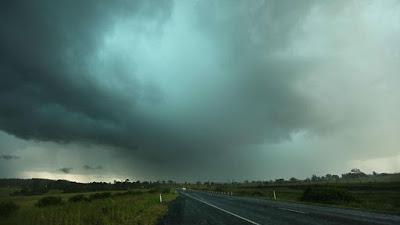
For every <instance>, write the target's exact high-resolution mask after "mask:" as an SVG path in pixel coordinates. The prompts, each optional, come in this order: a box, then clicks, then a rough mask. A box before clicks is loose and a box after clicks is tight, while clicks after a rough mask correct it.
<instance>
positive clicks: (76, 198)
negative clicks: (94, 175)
mask: <svg viewBox="0 0 400 225" xmlns="http://www.w3.org/2000/svg"><path fill="white" fill-rule="evenodd" d="M68 201H69V202H82V201H89V198H88V197H86V196H85V195H74V196H71V197H70V198H69V199H68Z"/></svg>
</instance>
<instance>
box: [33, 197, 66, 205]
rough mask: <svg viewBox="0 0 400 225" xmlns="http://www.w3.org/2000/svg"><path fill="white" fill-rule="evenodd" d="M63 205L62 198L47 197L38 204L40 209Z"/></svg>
mask: <svg viewBox="0 0 400 225" xmlns="http://www.w3.org/2000/svg"><path fill="white" fill-rule="evenodd" d="M62 203H63V201H62V199H61V198H60V197H56V196H47V197H43V198H41V199H39V201H38V202H37V203H36V206H38V207H45V206H52V205H61V204H62Z"/></svg>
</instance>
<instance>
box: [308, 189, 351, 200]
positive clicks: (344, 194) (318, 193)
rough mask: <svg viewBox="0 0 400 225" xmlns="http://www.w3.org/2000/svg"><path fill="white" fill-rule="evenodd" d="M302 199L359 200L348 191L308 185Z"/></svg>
mask: <svg viewBox="0 0 400 225" xmlns="http://www.w3.org/2000/svg"><path fill="white" fill-rule="evenodd" d="M301 201H306V202H321V203H347V202H357V201H358V200H357V199H356V198H355V197H354V196H353V195H352V194H351V193H350V192H348V191H346V190H343V189H338V188H331V187H308V188H307V189H306V190H305V191H304V193H303V195H302V196H301Z"/></svg>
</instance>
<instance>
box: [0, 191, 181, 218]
mask: <svg viewBox="0 0 400 225" xmlns="http://www.w3.org/2000/svg"><path fill="white" fill-rule="evenodd" d="M1 192H3V193H4V192H5V190H2V191H1ZM117 193H118V194H117ZM81 194H84V195H85V196H86V197H89V196H90V195H92V194H93V193H81ZM75 195H77V194H76V193H73V194H46V195H40V196H7V195H4V194H2V195H0V202H2V201H12V202H14V203H16V204H17V205H18V206H19V209H18V211H17V212H16V213H14V214H13V215H11V216H10V217H7V218H0V225H103V224H104V225H125V224H126V225H128V224H129V225H134V224H145V225H147V224H148V225H151V224H155V223H156V221H157V220H158V219H159V218H160V217H162V216H163V215H164V214H165V213H166V211H167V205H166V203H168V202H170V201H171V200H173V199H174V198H175V197H176V194H172V193H164V194H163V200H164V204H160V202H159V193H148V192H133V193H123V192H121V191H120V192H112V196H111V197H106V198H101V199H93V200H91V201H79V202H71V201H68V199H69V198H70V197H72V196H75ZM46 196H47V197H48V196H54V197H61V198H62V200H63V202H62V204H60V205H54V206H46V207H37V206H35V204H36V203H37V202H38V201H39V199H41V198H43V197H46Z"/></svg>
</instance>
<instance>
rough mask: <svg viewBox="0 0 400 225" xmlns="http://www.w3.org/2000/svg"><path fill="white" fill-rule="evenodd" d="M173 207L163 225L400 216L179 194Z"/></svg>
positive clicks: (371, 223) (345, 222)
mask: <svg viewBox="0 0 400 225" xmlns="http://www.w3.org/2000/svg"><path fill="white" fill-rule="evenodd" d="M179 194H180V196H179V197H178V198H177V200H176V201H175V202H173V203H172V204H171V205H170V209H169V213H168V215H167V216H166V217H165V218H164V220H163V221H162V222H161V224H163V225H172V224H182V225H189V224H191V225H193V224H204V225H207V224H222V225H235V224H253V225H258V224H274V225H286V224H287V225H300V224H301V225H303V224H304V225H314V224H315V225H320V224H326V225H339V224H340V225H356V224H357V225H360V224H366V225H377V224H380V225H384V224H387V225H392V224H393V225H394V224H400V216H397V215H388V214H380V213H372V212H366V211H360V210H354V209H344V208H337V207H329V206H316V205H308V204H300V203H291V202H280V201H273V200H266V199H259V198H249V197H238V196H230V195H222V194H216V193H210V192H204V191H193V190H190V191H189V190H188V191H180V192H179Z"/></svg>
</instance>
